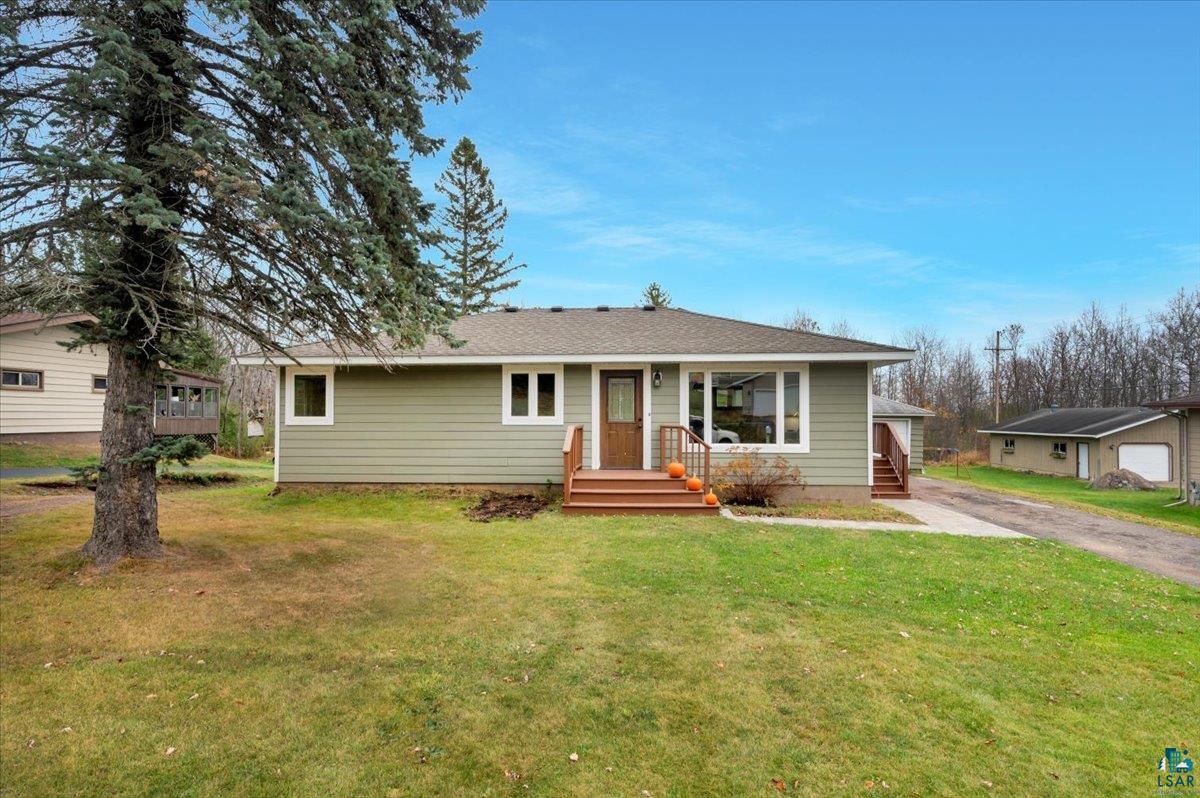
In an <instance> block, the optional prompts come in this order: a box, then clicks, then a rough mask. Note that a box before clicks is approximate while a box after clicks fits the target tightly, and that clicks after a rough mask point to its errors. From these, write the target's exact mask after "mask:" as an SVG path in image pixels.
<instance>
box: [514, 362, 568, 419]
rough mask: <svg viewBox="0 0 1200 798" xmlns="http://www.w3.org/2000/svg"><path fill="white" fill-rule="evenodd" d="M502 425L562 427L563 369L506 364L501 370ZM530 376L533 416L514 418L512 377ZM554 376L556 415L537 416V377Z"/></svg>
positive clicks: (552, 366)
mask: <svg viewBox="0 0 1200 798" xmlns="http://www.w3.org/2000/svg"><path fill="white" fill-rule="evenodd" d="M500 373H501V377H500V423H501V424H504V425H506V426H510V425H516V426H540V427H554V426H562V423H563V404H564V394H565V393H566V385H565V384H564V383H563V367H562V364H561V363H559V364H557V365H551V366H544V365H529V364H519V363H513V364H506V365H505V366H504V367H503V368H501V369H500ZM513 374H528V375H529V409H530V411H531V412H532V413H533V415H528V416H514V415H513V414H512V375H513ZM539 374H553V375H554V415H553V416H539V415H537V375H539Z"/></svg>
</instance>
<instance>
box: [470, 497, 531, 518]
mask: <svg viewBox="0 0 1200 798" xmlns="http://www.w3.org/2000/svg"><path fill="white" fill-rule="evenodd" d="M549 504H550V502H549V500H547V499H546V498H545V497H542V496H534V495H533V494H532V493H514V494H505V493H493V494H490V495H488V496H485V497H483V498H482V499H480V500H479V501H478V502H476V503H475V504H474V505H472V506H471V507H470V508H469V509H468V510H467V518H470V519H471V520H472V521H482V522H483V523H487V522H488V521H492V520H495V519H497V518H526V519H528V518H533V517H534V516H535V515H537V514H538V513H539V512H541V511H542V510H545V509H546V507H547V506H548V505H549Z"/></svg>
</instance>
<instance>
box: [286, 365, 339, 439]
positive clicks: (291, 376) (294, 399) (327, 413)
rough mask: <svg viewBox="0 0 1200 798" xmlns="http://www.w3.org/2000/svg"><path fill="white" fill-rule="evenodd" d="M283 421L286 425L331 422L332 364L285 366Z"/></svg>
mask: <svg viewBox="0 0 1200 798" xmlns="http://www.w3.org/2000/svg"><path fill="white" fill-rule="evenodd" d="M285 387H286V390H287V397H286V400H285V401H286V405H285V406H284V411H285V413H286V421H287V423H288V424H308V425H327V424H332V423H333V387H334V377H333V367H332V366H328V367H326V366H319V367H318V366H303V367H297V368H288V369H287V381H286V383H285Z"/></svg>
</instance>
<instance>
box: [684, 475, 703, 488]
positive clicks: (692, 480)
mask: <svg viewBox="0 0 1200 798" xmlns="http://www.w3.org/2000/svg"><path fill="white" fill-rule="evenodd" d="M703 487H704V483H703V482H701V481H700V477H688V481H687V489H688V490H700V489H701V488H703Z"/></svg>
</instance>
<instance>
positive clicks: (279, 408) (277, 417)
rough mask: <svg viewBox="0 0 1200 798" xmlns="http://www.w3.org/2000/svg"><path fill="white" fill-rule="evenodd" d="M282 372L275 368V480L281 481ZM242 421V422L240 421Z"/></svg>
mask: <svg viewBox="0 0 1200 798" xmlns="http://www.w3.org/2000/svg"><path fill="white" fill-rule="evenodd" d="M282 376H283V375H282V374H281V373H280V370H279V368H278V367H276V368H275V412H274V413H273V414H272V415H274V416H275V482H276V483H278V482H279V427H280V420H281V419H282V418H283V406H282V404H281V403H280V401H279V380H280V379H281V378H282ZM239 423H240V422H239Z"/></svg>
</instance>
